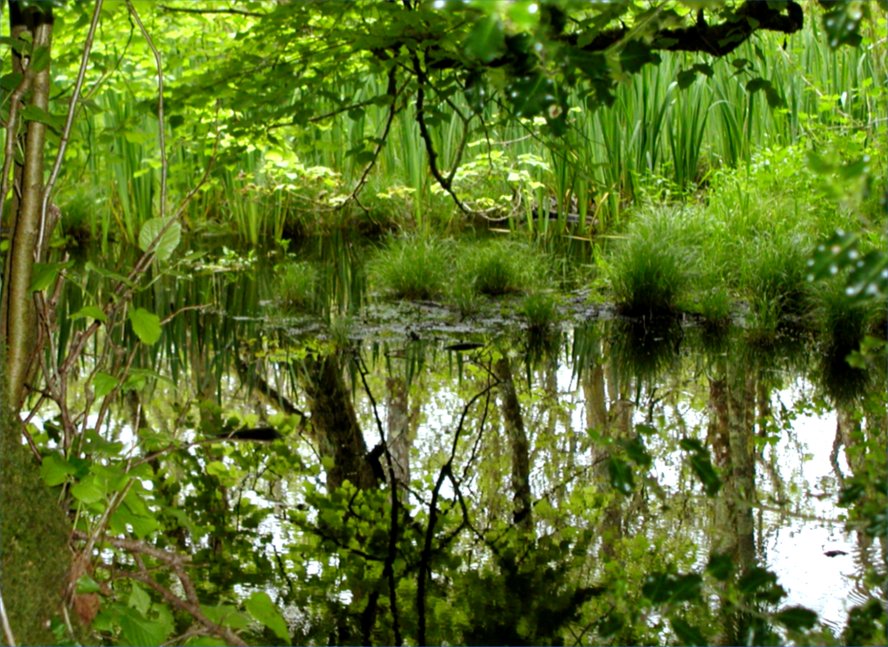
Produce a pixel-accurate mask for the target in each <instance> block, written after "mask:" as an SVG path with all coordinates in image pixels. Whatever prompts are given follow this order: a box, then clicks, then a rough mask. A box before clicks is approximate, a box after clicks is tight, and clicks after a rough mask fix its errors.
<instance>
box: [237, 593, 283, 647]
mask: <svg viewBox="0 0 888 647" xmlns="http://www.w3.org/2000/svg"><path fill="white" fill-rule="evenodd" d="M244 607H245V608H246V610H247V612H248V613H249V614H250V615H251V616H253V618H255V619H256V620H257V621H258V622H259V623H261V624H263V625H265V626H266V627H268V628H269V629H271V630H272V631H273V632H274V635H276V636H277V637H278V638H280V639H281V640H290V632H289V631H288V630H287V623H286V622H284V617H283V616H282V615H281V612H280V610H278V608H277V607H276V606H275V605H274V603H273V602H272V601H271V598H270V597H268V594H267V593H265V592H264V591H256V592H255V593H253V595H251V596H250V597H249V598H247V600H246V601H245V602H244Z"/></svg>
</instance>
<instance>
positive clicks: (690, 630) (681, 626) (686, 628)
mask: <svg viewBox="0 0 888 647" xmlns="http://www.w3.org/2000/svg"><path fill="white" fill-rule="evenodd" d="M669 624H671V625H672V631H674V632H675V636H676V638H678V642H679V643H680V644H682V645H708V644H709V641H708V640H707V639H706V637H705V636H703V633H702V632H701V631H700V630H699V629H698V628H697V627H695V626H694V625H692V624H690V623H689V622H688V621H687V620H684V619H682V618H670V619H669Z"/></svg>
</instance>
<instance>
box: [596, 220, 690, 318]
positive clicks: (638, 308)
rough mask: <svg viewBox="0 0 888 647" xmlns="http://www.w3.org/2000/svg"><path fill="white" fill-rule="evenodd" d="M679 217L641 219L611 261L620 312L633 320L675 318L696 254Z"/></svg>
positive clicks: (613, 283)
mask: <svg viewBox="0 0 888 647" xmlns="http://www.w3.org/2000/svg"><path fill="white" fill-rule="evenodd" d="M688 242H689V241H687V240H686V238H685V236H684V234H683V228H682V226H681V225H680V223H678V222H677V219H676V218H670V217H669V216H668V215H665V214H654V215H650V216H647V217H643V218H640V219H639V220H637V221H636V222H635V223H634V224H633V226H632V227H630V229H629V231H628V233H627V236H626V239H625V240H624V241H622V243H621V244H619V245H618V247H617V249H616V250H615V252H614V253H613V255H612V256H611V259H610V263H609V265H608V268H607V275H608V278H609V279H610V285H611V289H612V290H613V296H614V300H615V301H616V304H617V308H618V309H619V311H620V312H621V313H622V314H624V315H627V316H630V317H657V316H668V315H674V314H676V313H677V312H678V311H679V302H680V300H681V299H682V298H683V296H684V295H685V292H686V290H687V287H688V285H689V283H690V267H691V266H692V263H693V256H694V254H693V252H692V248H691V246H690V245H689V244H688Z"/></svg>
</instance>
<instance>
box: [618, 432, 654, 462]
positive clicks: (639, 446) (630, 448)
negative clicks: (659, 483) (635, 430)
mask: <svg viewBox="0 0 888 647" xmlns="http://www.w3.org/2000/svg"><path fill="white" fill-rule="evenodd" d="M623 447H624V448H625V449H626V455H627V456H629V458H630V459H632V462H633V463H635V464H636V465H638V466H639V467H642V468H645V469H646V468H648V467H650V466H651V463H652V462H653V458H652V457H651V455H650V453H648V450H647V448H646V447H645V446H644V441H643V440H642V438H641V436H636V437H635V438H630V439H628V440H625V441H623Z"/></svg>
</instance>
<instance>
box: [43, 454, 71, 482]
mask: <svg viewBox="0 0 888 647" xmlns="http://www.w3.org/2000/svg"><path fill="white" fill-rule="evenodd" d="M76 473H77V468H76V467H74V466H73V465H71V463H69V462H68V461H66V460H65V458H64V457H63V456H61V455H60V454H49V455H47V456H45V457H44V458H43V462H42V463H41V464H40V478H42V479H43V482H44V483H46V484H47V485H48V486H50V487H52V486H55V485H61V484H62V483H64V482H65V481H66V480H68V477H69V476H73V475H74V474H76Z"/></svg>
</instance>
